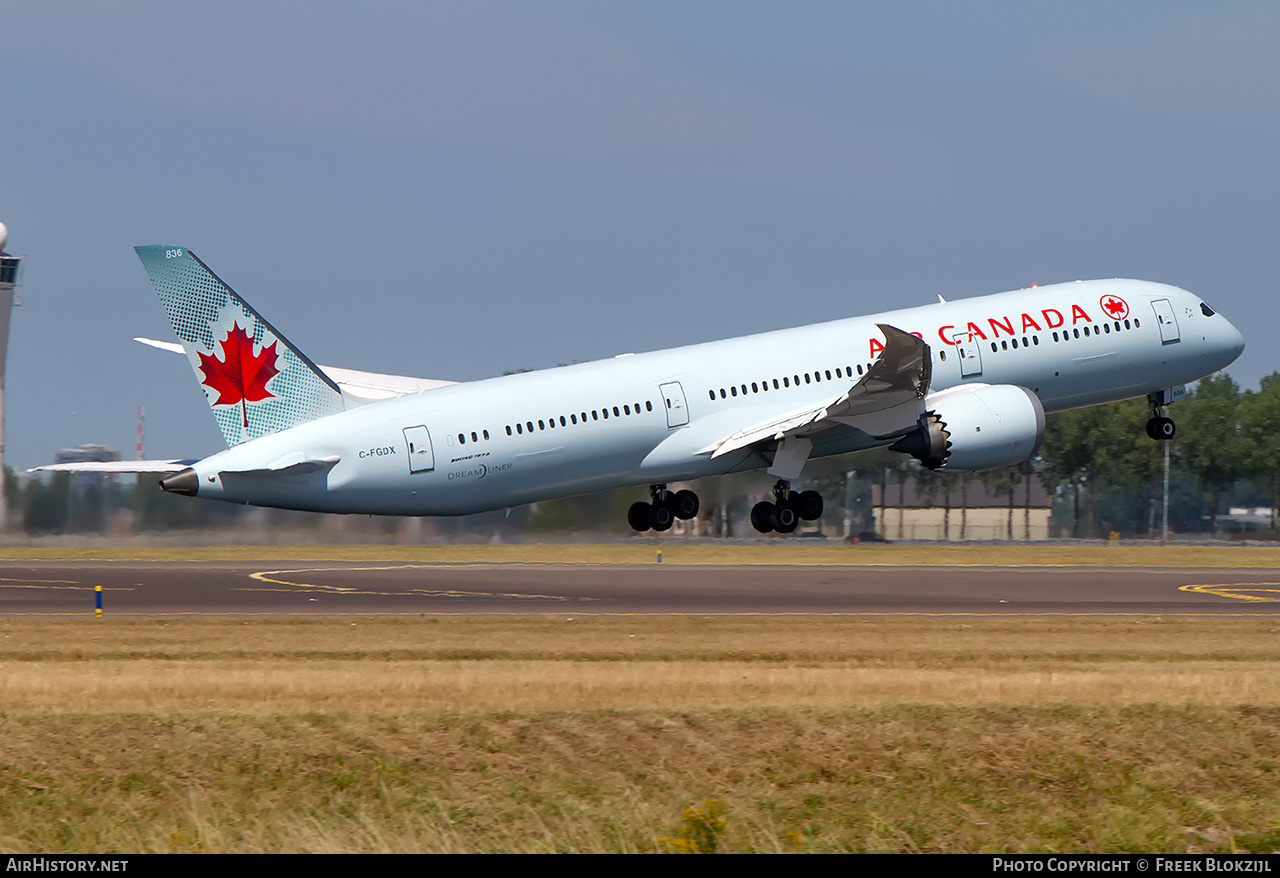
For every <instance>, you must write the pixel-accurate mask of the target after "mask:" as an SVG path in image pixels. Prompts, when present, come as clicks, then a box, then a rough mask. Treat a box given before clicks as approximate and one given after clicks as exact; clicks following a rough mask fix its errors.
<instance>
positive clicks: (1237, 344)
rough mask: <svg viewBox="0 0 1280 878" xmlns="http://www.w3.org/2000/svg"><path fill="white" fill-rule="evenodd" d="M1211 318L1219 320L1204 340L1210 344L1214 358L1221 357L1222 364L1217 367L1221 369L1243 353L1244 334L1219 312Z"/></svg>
mask: <svg viewBox="0 0 1280 878" xmlns="http://www.w3.org/2000/svg"><path fill="white" fill-rule="evenodd" d="M1212 319H1213V320H1216V321H1220V322H1219V323H1218V324H1217V325H1216V326H1215V327H1214V330H1213V333H1212V335H1210V336H1209V337H1208V338H1207V339H1206V340H1207V341H1209V342H1210V343H1211V344H1212V355H1213V356H1214V357H1215V359H1216V358H1219V357H1220V358H1221V359H1222V366H1219V367H1218V368H1220V369H1221V368H1225V367H1227V366H1229V365H1231V364H1232V363H1234V362H1235V361H1236V358H1237V357H1239V356H1240V354H1242V353H1244V336H1243V335H1242V334H1241V333H1240V330H1239V329H1236V327H1235V324H1233V323H1232V322H1231V321H1230V320H1228V319H1227V318H1225V317H1223V316H1222V315H1221V314H1216V315H1214V317H1213V318H1212Z"/></svg>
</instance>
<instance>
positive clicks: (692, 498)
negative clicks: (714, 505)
mask: <svg viewBox="0 0 1280 878" xmlns="http://www.w3.org/2000/svg"><path fill="white" fill-rule="evenodd" d="M700 506H701V504H700V503H699V502H698V495H697V494H695V493H693V492H692V491H678V492H676V496H675V497H674V498H673V499H672V509H673V511H674V512H675V514H676V518H678V519H680V520H681V521H688V520H689V519H690V518H694V517H696V516H697V514H698V509H699V508H700Z"/></svg>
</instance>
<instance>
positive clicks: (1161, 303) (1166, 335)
mask: <svg viewBox="0 0 1280 878" xmlns="http://www.w3.org/2000/svg"><path fill="white" fill-rule="evenodd" d="M1151 307H1152V309H1153V310H1154V311H1155V312H1156V323H1159V324H1160V342H1161V344H1173V343H1174V342H1176V341H1178V340H1179V336H1178V321H1177V320H1176V319H1174V316H1173V306H1172V305H1170V304H1169V300H1168V299H1156V300H1154V301H1153V302H1152V303H1151Z"/></svg>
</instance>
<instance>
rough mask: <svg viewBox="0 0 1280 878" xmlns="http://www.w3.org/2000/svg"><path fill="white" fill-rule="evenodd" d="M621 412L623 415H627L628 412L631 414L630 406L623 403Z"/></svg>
mask: <svg viewBox="0 0 1280 878" xmlns="http://www.w3.org/2000/svg"><path fill="white" fill-rule="evenodd" d="M622 413H623V414H624V415H629V414H631V406H629V405H624V406H623V407H622Z"/></svg>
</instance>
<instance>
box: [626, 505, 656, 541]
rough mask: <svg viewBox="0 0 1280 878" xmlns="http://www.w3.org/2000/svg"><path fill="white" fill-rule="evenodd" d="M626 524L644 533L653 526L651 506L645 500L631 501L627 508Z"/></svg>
mask: <svg viewBox="0 0 1280 878" xmlns="http://www.w3.org/2000/svg"><path fill="white" fill-rule="evenodd" d="M627 524H629V525H631V529H632V530H637V531H640V532H641V533H644V532H645V531H647V530H648V529H649V528H651V527H653V507H652V506H650V505H649V504H648V503H645V502H643V501H642V502H638V503H632V504H631V508H630V509H628V510H627Z"/></svg>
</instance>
